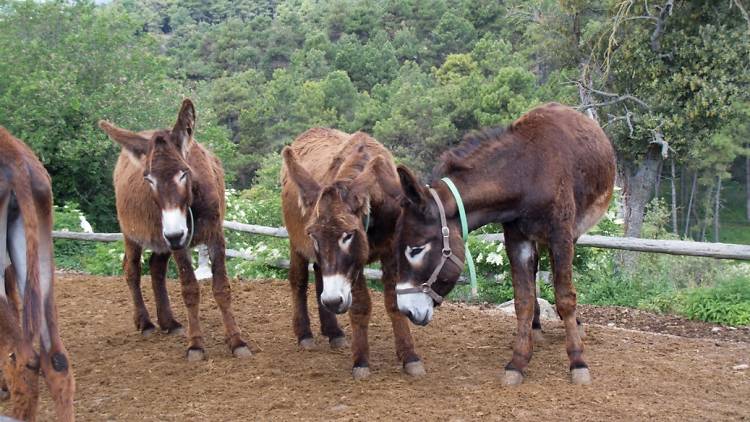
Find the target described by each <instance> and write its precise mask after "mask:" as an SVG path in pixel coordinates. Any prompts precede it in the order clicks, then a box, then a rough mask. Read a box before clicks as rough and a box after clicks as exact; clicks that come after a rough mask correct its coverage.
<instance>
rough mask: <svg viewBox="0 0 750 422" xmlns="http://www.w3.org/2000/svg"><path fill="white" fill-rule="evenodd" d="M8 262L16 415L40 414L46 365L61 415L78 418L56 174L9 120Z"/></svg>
mask: <svg viewBox="0 0 750 422" xmlns="http://www.w3.org/2000/svg"><path fill="white" fill-rule="evenodd" d="M0 263H1V264H2V266H0V279H1V280H0V361H4V365H3V366H4V374H5V378H6V381H7V382H8V387H9V391H10V397H11V401H12V404H13V417H15V418H18V419H22V420H35V418H36V407H37V400H38V396H39V371H40V370H41V371H42V373H43V374H44V378H45V379H46V380H47V386H48V387H49V390H50V393H51V394H52V398H53V400H54V402H55V410H56V413H57V419H58V420H61V421H72V420H74V419H75V417H74V413H73V394H74V392H75V381H74V379H73V371H72V368H71V367H70V363H69V359H68V352H67V350H65V346H64V345H63V342H62V339H61V338H60V333H59V332H58V326H57V306H56V305H55V295H54V292H53V285H54V274H55V264H54V256H53V252H52V187H51V185H50V178H49V175H48V174H47V171H46V170H45V169H44V167H43V166H42V163H40V162H39V160H38V159H37V158H36V156H35V155H34V153H33V152H32V151H31V149H29V148H28V147H27V146H26V145H25V144H24V143H23V142H21V141H20V140H18V139H16V138H14V137H13V136H11V134H10V133H8V131H6V130H5V128H3V127H2V126H0ZM19 296H20V297H19ZM19 310H20V311H21V312H20V320H19ZM37 340H38V341H39V345H40V347H39V354H37V352H36V351H35V350H34V343H35V342H36V341H37ZM6 357H7V358H6Z"/></svg>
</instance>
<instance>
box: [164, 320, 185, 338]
mask: <svg viewBox="0 0 750 422" xmlns="http://www.w3.org/2000/svg"><path fill="white" fill-rule="evenodd" d="M162 330H163V331H164V332H165V333H167V334H169V335H170V336H184V335H185V329H184V328H183V327H182V324H180V323H179V322H177V321H172V323H171V324H167V325H166V326H164V327H163V328H162Z"/></svg>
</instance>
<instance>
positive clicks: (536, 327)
mask: <svg viewBox="0 0 750 422" xmlns="http://www.w3.org/2000/svg"><path fill="white" fill-rule="evenodd" d="M535 247H536V250H537V253H535V254H534V256H533V258H534V262H533V263H532V264H531V265H532V267H531V268H532V270H533V280H534V297H535V299H534V319H533V320H532V321H531V333H532V334H531V337H532V338H533V339H534V343H542V342H544V335H543V334H542V322H541V321H540V320H539V317H540V315H539V314H540V313H541V309H539V296H538V295H537V294H536V292H537V289H536V283H537V278H536V277H537V272H538V271H539V246H538V245H535Z"/></svg>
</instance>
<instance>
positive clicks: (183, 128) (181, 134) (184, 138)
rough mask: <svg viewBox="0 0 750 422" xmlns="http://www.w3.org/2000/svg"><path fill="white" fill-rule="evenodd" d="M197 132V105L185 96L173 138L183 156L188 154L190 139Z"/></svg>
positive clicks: (173, 130) (173, 131)
mask: <svg viewBox="0 0 750 422" xmlns="http://www.w3.org/2000/svg"><path fill="white" fill-rule="evenodd" d="M194 133H195V107H194V106H193V102H192V101H190V99H188V98H185V100H184V101H183V102H182V107H180V112H179V114H177V122H176V123H175V124H174V128H173V129H172V138H173V140H174V142H175V144H176V146H177V149H179V150H180V152H181V153H182V156H183V157H186V156H187V151H188V148H189V147H190V141H191V140H192V139H193V134H194Z"/></svg>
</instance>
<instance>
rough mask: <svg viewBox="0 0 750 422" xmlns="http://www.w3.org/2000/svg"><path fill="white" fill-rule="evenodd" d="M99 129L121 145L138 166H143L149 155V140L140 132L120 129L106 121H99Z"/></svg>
mask: <svg viewBox="0 0 750 422" xmlns="http://www.w3.org/2000/svg"><path fill="white" fill-rule="evenodd" d="M99 128H101V130H103V131H104V133H106V134H107V136H109V137H110V138H111V139H112V140H113V141H115V142H117V143H118V144H120V146H121V147H122V149H123V150H124V151H126V152H127V153H128V154H130V156H131V158H133V161H134V162H135V163H136V164H141V165H142V162H143V159H144V157H145V156H146V154H147V153H148V145H149V138H146V137H145V136H143V135H141V134H140V133H138V132H131V131H129V130H125V129H122V128H119V127H117V126H115V125H113V124H112V123H110V122H108V121H106V120H99Z"/></svg>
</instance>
